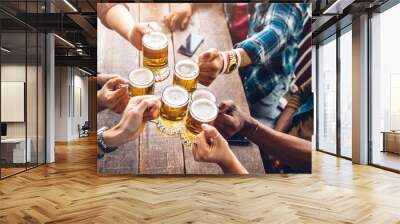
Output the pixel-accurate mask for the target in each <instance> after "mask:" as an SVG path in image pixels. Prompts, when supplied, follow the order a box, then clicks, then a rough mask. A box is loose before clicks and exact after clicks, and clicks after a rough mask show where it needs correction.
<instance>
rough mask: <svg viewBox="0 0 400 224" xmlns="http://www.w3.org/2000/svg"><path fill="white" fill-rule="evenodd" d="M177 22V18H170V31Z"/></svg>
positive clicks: (174, 16)
mask: <svg viewBox="0 0 400 224" xmlns="http://www.w3.org/2000/svg"><path fill="white" fill-rule="evenodd" d="M177 21H178V16H176V15H173V16H172V18H171V22H170V23H171V30H172V31H174V30H175V26H176V23H177Z"/></svg>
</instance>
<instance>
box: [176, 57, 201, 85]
mask: <svg viewBox="0 0 400 224" xmlns="http://www.w3.org/2000/svg"><path fill="white" fill-rule="evenodd" d="M174 70H175V73H174V84H175V85H180V86H182V87H184V88H185V89H186V90H187V91H188V92H193V91H194V90H195V89H196V87H197V77H198V76H199V66H198V65H197V64H196V63H195V62H193V61H191V60H181V61H179V62H178V63H176V64H175V69H174Z"/></svg>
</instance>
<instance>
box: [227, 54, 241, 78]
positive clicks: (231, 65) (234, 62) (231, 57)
mask: <svg viewBox="0 0 400 224" xmlns="http://www.w3.org/2000/svg"><path fill="white" fill-rule="evenodd" d="M237 67H238V61H237V58H236V53H235V52H234V51H229V64H228V68H227V70H226V72H225V73H228V74H229V73H232V72H233V71H235V69H236V68H237Z"/></svg>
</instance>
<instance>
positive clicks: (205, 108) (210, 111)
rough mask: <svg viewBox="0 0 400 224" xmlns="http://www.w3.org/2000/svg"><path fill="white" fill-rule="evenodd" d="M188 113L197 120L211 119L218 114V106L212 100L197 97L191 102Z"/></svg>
mask: <svg viewBox="0 0 400 224" xmlns="http://www.w3.org/2000/svg"><path fill="white" fill-rule="evenodd" d="M190 113H191V114H192V115H193V116H194V117H195V118H196V119H198V120H199V121H204V122H208V121H212V120H214V119H215V118H216V117H217V115H218V108H217V106H216V105H215V103H214V102H212V101H211V100H208V99H199V100H196V101H193V102H192V105H191V106H190Z"/></svg>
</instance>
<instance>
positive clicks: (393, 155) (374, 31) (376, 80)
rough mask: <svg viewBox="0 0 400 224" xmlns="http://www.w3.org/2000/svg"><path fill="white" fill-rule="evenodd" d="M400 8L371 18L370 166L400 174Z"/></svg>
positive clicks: (396, 7) (391, 9)
mask: <svg viewBox="0 0 400 224" xmlns="http://www.w3.org/2000/svg"><path fill="white" fill-rule="evenodd" d="M399 21H400V4H397V5H395V6H394V7H392V8H390V9H388V10H386V11H384V12H382V13H379V14H374V15H373V17H372V18H371V80H370V81H371V84H370V86H371V97H370V111H369V112H370V121H371V125H370V137H371V141H372V146H371V147H372V148H371V151H370V162H372V164H375V165H379V166H383V167H387V168H390V169H395V170H400V133H398V132H396V131H399V130H400V100H399V95H400V63H399V59H398V58H399V52H400V44H399V39H400V33H399V32H398V29H396V27H398V22H399Z"/></svg>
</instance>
